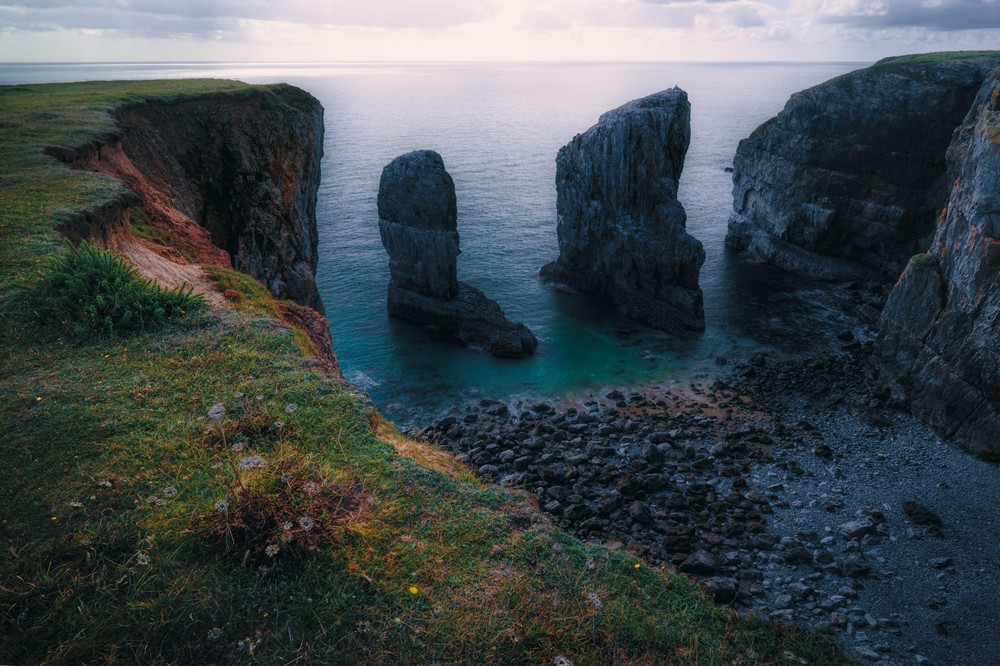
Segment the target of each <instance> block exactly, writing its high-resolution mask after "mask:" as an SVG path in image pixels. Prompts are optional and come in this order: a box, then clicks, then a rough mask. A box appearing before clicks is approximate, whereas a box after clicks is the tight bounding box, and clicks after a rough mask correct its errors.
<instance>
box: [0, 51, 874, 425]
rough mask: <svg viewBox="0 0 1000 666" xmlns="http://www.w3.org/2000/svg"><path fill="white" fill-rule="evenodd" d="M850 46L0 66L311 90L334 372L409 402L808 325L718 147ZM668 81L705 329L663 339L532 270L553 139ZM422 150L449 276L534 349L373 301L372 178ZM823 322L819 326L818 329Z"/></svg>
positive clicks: (802, 301)
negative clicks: (519, 60) (742, 255)
mask: <svg viewBox="0 0 1000 666" xmlns="http://www.w3.org/2000/svg"><path fill="white" fill-rule="evenodd" d="M858 66H859V65H858V64H851V63H791V64H789V63H782V64H775V63H752V64H745V63H744V64H717V63H714V64H690V63H684V64H682V63H621V64H618V63H616V64H599V63H587V64H582V63H581V64H574V63H567V64H562V63H560V64H443V63H442V64H368V65H366V64H360V65H359V64H297V65H260V64H239V63H209V64H159V65H150V64H114V65H108V64H82V65H81V64H77V65H0V83H27V82H44V81H70V80H88V79H121V78H176V77H190V76H199V77H200V76H211V77H225V78H238V79H242V80H245V81H249V82H259V83H264V82H273V81H287V82H289V83H293V84H295V85H298V86H300V87H302V88H304V89H306V90H308V91H310V92H311V93H313V94H314V95H315V96H316V97H317V98H318V99H319V100H320V101H321V102H322V103H323V106H324V107H325V108H326V129H327V133H326V154H325V157H324V161H323V180H322V184H321V186H320V192H319V207H318V224H319V236H320V257H321V260H320V266H319V270H318V274H317V280H318V283H319V288H320V292H321V294H322V296H323V300H324V302H325V304H326V308H327V314H328V315H329V318H330V327H331V332H332V335H333V340H334V348H335V350H336V352H337V356H338V358H339V360H340V364H341V366H342V368H343V370H344V374H345V375H346V376H347V378H348V379H349V380H352V381H354V382H355V383H357V384H358V385H359V386H361V387H362V388H363V389H365V390H367V391H368V392H369V393H370V394H371V395H372V397H373V398H374V399H375V401H376V403H377V404H378V405H379V407H380V408H381V409H382V411H383V412H384V413H386V414H387V415H388V416H390V417H393V418H396V419H397V420H401V421H403V422H406V421H408V420H410V419H411V418H413V417H414V416H416V415H418V414H426V413H427V412H429V411H430V412H433V411H437V410H439V409H440V408H441V407H443V406H446V405H447V404H449V403H451V402H454V401H456V400H462V399H469V398H475V397H496V398H509V397H511V396H515V395H521V394H532V395H540V396H549V397H554V396H560V395H565V394H568V393H578V392H584V391H588V390H595V389H598V388H601V387H604V386H609V385H638V384H646V383H652V382H669V381H670V380H674V379H684V378H688V377H691V376H692V375H694V374H696V373H699V372H705V371H707V370H708V369H709V368H711V367H712V364H713V363H714V359H715V358H716V357H717V356H740V355H743V354H745V353H746V352H747V351H748V350H750V349H754V348H756V347H758V346H776V347H780V348H784V349H791V348H802V347H808V346H810V345H813V344H822V341H821V340H818V339H816V340H814V339H811V338H809V337H803V336H801V335H796V336H794V337H792V336H789V335H788V331H789V330H791V327H794V328H795V329H797V330H799V331H801V330H803V329H804V328H805V329H808V327H809V326H810V322H817V323H816V327H817V329H818V328H821V327H822V325H823V322H824V321H825V320H826V319H827V318H828V317H829V316H830V313H829V312H828V311H826V310H824V309H823V308H821V307H817V306H816V304H815V303H814V299H812V298H811V297H810V292H809V289H812V288H813V286H812V285H806V284H804V283H803V282H802V281H801V280H793V279H791V278H789V277H788V276H786V275H783V274H781V273H780V272H777V271H774V270H772V269H770V268H767V267H761V266H752V265H748V264H746V263H745V262H743V261H741V260H740V259H739V258H738V257H736V256H735V255H734V254H733V253H732V252H729V251H727V250H726V249H725V247H724V243H723V240H724V237H725V231H726V221H727V218H728V214H729V210H730V206H731V196H730V190H731V177H730V174H728V173H726V172H725V171H724V169H725V168H726V167H727V166H729V165H730V163H731V160H732V156H733V153H734V152H735V150H736V146H737V144H738V142H739V140H740V139H741V138H743V137H745V136H747V135H748V134H749V133H750V132H751V131H752V130H753V129H754V128H755V127H756V126H757V125H759V124H760V123H761V122H763V121H764V120H766V119H767V118H769V117H770V116H772V115H774V114H775V113H777V112H778V111H779V110H780V109H781V107H782V106H783V105H784V103H785V100H786V99H787V98H788V96H789V95H790V94H791V93H792V92H795V91H797V90H801V89H803V88H806V87H809V86H812V85H815V84H817V83H820V82H822V81H825V80H826V79H829V78H831V77H833V76H836V75H839V74H841V73H843V72H846V71H849V70H851V69H854V68H856V67H858ZM674 85H678V86H680V87H682V88H683V89H684V90H686V91H687V92H688V95H689V99H690V101H691V105H692V114H691V117H692V128H691V137H692V138H691V147H690V150H689V152H688V156H687V160H686V164H685V169H684V174H683V177H682V179H681V183H680V188H679V198H680V200H681V202H682V203H683V204H684V206H685V208H686V209H687V213H688V231H689V232H690V233H692V234H693V235H694V236H695V237H697V238H698V239H700V240H701V241H702V242H703V243H704V246H705V251H706V253H707V260H706V262H705V266H704V267H703V269H702V273H701V284H702V288H703V290H704V292H705V316H706V331H705V333H704V334H702V335H699V336H695V337H692V338H688V339H679V338H675V337H672V336H669V335H667V334H665V333H661V332H657V331H653V330H650V329H647V328H645V327H642V326H640V325H638V324H635V323H633V322H630V321H627V320H624V319H622V318H620V317H618V316H617V315H616V314H615V312H614V310H613V308H610V307H609V306H608V304H607V303H602V302H599V301H598V300H595V299H591V298H586V297H580V296H576V295H571V294H567V293H564V292H561V291H559V290H558V289H556V288H554V287H553V286H551V285H549V284H546V283H543V282H542V281H541V280H539V278H538V269H539V268H540V267H541V266H542V265H544V264H545V263H547V262H549V261H552V260H553V259H555V258H556V256H557V255H558V247H557V243H556V224H555V221H556V212H555V199H556V196H555V156H556V152H557V151H558V149H559V148H560V147H561V146H562V145H563V144H565V143H566V142H568V141H569V140H570V139H572V138H573V136H574V135H575V134H577V133H580V132H582V131H584V130H586V129H587V128H588V127H590V126H591V125H592V124H594V123H595V122H596V121H597V118H598V116H599V115H600V114H601V113H603V112H604V111H607V110H609V109H611V108H614V107H616V106H619V105H621V104H623V103H625V102H627V101H629V100H631V99H634V98H636V97H641V96H644V95H647V94H649V93H652V92H656V91H658V90H662V89H664V88H668V87H672V86H674ZM421 148H430V149H434V150H436V151H438V152H439V153H441V155H442V156H443V158H444V161H445V165H446V167H447V168H448V170H449V172H450V173H451V175H452V177H453V178H454V180H455V185H456V190H457V196H458V211H459V221H458V224H459V233H460V236H461V246H462V254H461V256H460V257H459V279H461V280H463V281H465V282H468V283H470V284H472V285H474V286H476V287H478V288H480V289H481V290H483V291H484V292H485V293H486V294H487V295H488V296H489V297H491V298H493V299H494V300H496V301H497V302H499V303H500V305H501V307H503V308H504V310H505V311H506V313H507V315H508V316H509V317H510V318H511V319H513V320H521V321H524V322H525V323H526V324H527V325H528V326H529V327H530V328H531V329H532V330H533V331H534V333H535V334H536V335H537V336H538V338H539V341H540V344H539V348H538V352H537V354H536V355H535V356H534V357H533V358H530V359H524V360H519V361H511V360H499V359H493V358H490V357H488V356H485V355H483V354H480V353H477V352H475V351H473V350H469V349H465V348H462V347H459V346H457V345H455V344H453V343H451V342H449V341H446V340H441V339H438V338H437V337H436V336H434V335H433V334H432V333H431V332H429V331H427V330H425V329H423V328H421V327H418V326H414V325H412V324H408V323H406V322H401V321H396V320H392V319H390V318H389V317H388V316H387V315H386V311H385V288H386V284H387V283H388V279H389V274H388V261H387V257H386V254H385V251H384V250H383V248H382V245H381V242H380V240H379V234H378V225H377V212H376V205H375V200H376V194H377V190H378V180H379V176H380V174H381V170H382V167H383V166H384V165H385V164H387V163H388V162H389V161H391V160H392V158H394V157H395V156H397V155H399V154H401V153H403V152H407V151H410V150H415V149H421ZM818 337H821V336H818Z"/></svg>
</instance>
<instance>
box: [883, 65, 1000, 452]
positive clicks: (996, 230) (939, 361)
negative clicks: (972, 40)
mask: <svg viewBox="0 0 1000 666" xmlns="http://www.w3.org/2000/svg"><path fill="white" fill-rule="evenodd" d="M998 98H1000V70H997V71H995V72H993V73H992V74H991V75H990V77H989V78H988V79H987V80H986V82H985V83H984V84H983V86H982V89H981V90H980V91H979V96H978V97H977V98H976V101H975V103H974V104H973V105H972V108H971V110H970V111H969V114H968V115H967V116H966V118H965V121H964V122H963V123H962V125H961V127H960V128H959V129H958V130H957V131H956V132H955V136H954V139H953V140H952V143H951V146H950V147H949V149H948V182H949V183H952V188H951V193H950V196H949V198H948V200H947V207H946V208H945V210H944V212H943V214H942V216H941V217H940V220H939V221H938V224H937V229H936V233H935V236H934V241H933V243H932V244H931V245H930V249H929V251H927V252H924V250H927V247H921V248H919V251H920V252H924V253H923V254H917V255H916V256H914V257H913V258H912V259H911V260H910V262H909V263H908V264H907V266H906V270H905V271H903V274H902V275H901V276H900V277H899V281H898V282H897V283H896V285H895V287H894V288H893V290H892V293H891V294H890V295H889V299H888V301H887V302H886V304H885V308H884V309H883V311H882V316H881V318H880V320H879V331H878V339H877V343H876V349H877V352H878V357H879V359H880V361H881V366H882V372H881V378H882V379H883V380H884V381H885V382H887V383H888V384H889V386H890V388H891V390H892V394H893V397H895V398H897V399H900V400H901V401H904V402H907V403H909V405H910V408H911V410H912V411H913V412H914V413H915V414H916V415H917V416H918V417H919V418H921V419H922V420H923V421H925V422H927V423H929V424H930V425H931V426H932V427H933V428H934V429H935V430H937V432H938V433H939V434H941V435H942V436H944V437H948V438H951V439H953V440H954V441H955V442H956V443H957V444H958V445H959V446H961V447H962V448H964V449H966V450H967V451H970V452H972V453H974V454H976V455H979V456H981V457H983V458H986V459H988V460H994V461H996V460H1000V352H998V350H1000V326H998V325H997V322H998V321H1000V289H998V288H997V276H998V274H1000V214H998V212H997V211H1000V143H998V141H1000V139H998V136H1000V121H998V120H997V117H998V116H997V114H998V113H1000V101H998Z"/></svg>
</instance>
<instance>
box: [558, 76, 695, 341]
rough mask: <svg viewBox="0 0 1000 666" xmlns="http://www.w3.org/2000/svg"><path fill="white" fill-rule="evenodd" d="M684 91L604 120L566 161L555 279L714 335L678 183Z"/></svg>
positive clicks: (634, 311)
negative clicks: (709, 330)
mask: <svg viewBox="0 0 1000 666" xmlns="http://www.w3.org/2000/svg"><path fill="white" fill-rule="evenodd" d="M690 118H691V105H690V104H689V103H688V99H687V93H685V92H684V91H683V90H681V89H680V88H673V89H671V90H665V91H662V92H659V93H656V94H654V95H650V96H648V97H644V98H642V99H637V100H634V101H632V102H629V103H628V104H626V105H624V106H621V107H619V108H617V109H614V110H613V111H609V112H607V113H605V114H604V115H602V116H601V118H600V120H599V121H598V123H597V124H596V125H594V126H593V127H591V128H590V129H588V130H587V131H586V132H584V133H583V134H580V135H577V136H576V137H575V138H574V139H573V140H572V141H571V142H570V143H568V144H567V145H565V146H563V148H562V149H561V150H560V151H559V155H558V157H557V158H556V192H557V197H558V198H557V210H558V234H559V258H558V259H557V260H556V261H555V262H553V263H551V264H548V265H546V266H545V267H544V268H543V269H542V276H543V277H545V278H546V279H550V280H554V281H557V282H561V283H565V284H568V285H570V286H572V287H574V288H576V289H580V290H581V291H587V292H597V293H602V294H606V295H607V296H610V297H611V298H612V299H613V300H614V301H615V303H616V304H618V305H619V306H620V307H621V308H622V311H623V312H624V313H625V314H626V315H627V316H629V317H632V318H634V319H637V320H640V321H643V322H645V323H647V324H649V325H651V326H653V327H656V328H660V329H664V330H667V331H671V332H683V331H701V330H704V328H705V316H704V310H703V305H702V293H701V289H700V288H699V286H698V273H699V271H700V270H701V265H702V264H703V263H704V262H705V251H704V250H703V249H702V246H701V243H700V242H699V241H698V240H696V239H695V238H694V237H692V236H690V235H689V234H688V233H687V232H686V231H685V224H686V221H687V215H686V214H685V212H684V207H683V206H681V204H680V202H679V201H677V181H678V180H679V179H680V176H681V171H682V170H683V168H684V156H685V155H686V153H687V149H688V143H689V142H690V137H691V122H690Z"/></svg>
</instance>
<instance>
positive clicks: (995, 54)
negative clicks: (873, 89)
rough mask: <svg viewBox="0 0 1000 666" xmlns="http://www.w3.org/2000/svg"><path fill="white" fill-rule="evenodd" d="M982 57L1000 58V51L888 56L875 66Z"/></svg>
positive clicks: (924, 63) (918, 63) (919, 63)
mask: <svg viewBox="0 0 1000 666" xmlns="http://www.w3.org/2000/svg"><path fill="white" fill-rule="evenodd" d="M981 58H1000V51H935V52H932V53H916V54H912V55H901V56H890V57H888V58H882V59H881V60H879V61H878V62H876V63H875V65H873V66H874V67H886V66H896V65H937V64H941V63H946V62H958V61H961V60H979V59H981Z"/></svg>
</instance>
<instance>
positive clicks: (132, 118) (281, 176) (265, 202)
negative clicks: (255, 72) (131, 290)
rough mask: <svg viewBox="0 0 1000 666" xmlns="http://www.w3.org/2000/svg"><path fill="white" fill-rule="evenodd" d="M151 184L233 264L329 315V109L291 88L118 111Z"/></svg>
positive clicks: (127, 147)
mask: <svg viewBox="0 0 1000 666" xmlns="http://www.w3.org/2000/svg"><path fill="white" fill-rule="evenodd" d="M115 115H116V118H117V120H118V122H119V125H120V126H122V128H123V134H122V145H123V148H124V151H125V153H126V154H127V155H128V156H129V157H130V158H131V160H132V162H133V163H134V164H135V165H136V166H137V167H138V168H139V169H140V170H141V171H142V172H143V174H145V176H146V178H148V179H149V180H150V181H153V182H154V183H158V184H160V185H162V190H163V191H165V192H167V193H168V194H169V195H170V196H172V198H173V199H174V202H175V204H176V207H177V208H178V209H179V210H180V211H181V212H183V213H184V214H186V215H187V216H189V217H190V218H191V219H194V220H196V221H197V222H198V223H199V224H200V225H202V226H203V227H205V229H207V230H208V232H209V234H210V235H211V239H212V244H213V245H215V246H216V247H218V248H220V249H222V250H225V251H226V252H228V253H229V254H230V256H231V257H232V263H233V267H234V268H235V269H237V270H239V271H243V272H245V273H249V274H250V275H253V276H254V277H256V278H258V279H259V280H261V281H262V282H263V283H264V284H265V285H267V287H268V289H269V290H270V291H271V293H272V294H274V295H275V296H276V297H277V298H287V299H290V300H293V301H295V302H297V303H299V304H301V305H306V306H309V307H311V308H313V309H315V310H317V311H319V312H322V310H323V304H322V301H321V300H320V297H319V292H318V290H317V288H316V282H315V279H314V276H315V273H316V262H317V254H316V247H317V244H318V236H317V232H316V192H317V188H318V186H319V179H320V160H321V158H322V157H323V107H322V105H320V103H319V102H318V101H317V100H316V99H315V98H314V97H313V96H312V95H309V94H308V93H306V92H304V91H302V90H300V89H298V88H294V87H292V86H287V85H279V86H273V87H272V88H270V89H269V90H266V91H257V90H253V91H248V92H246V93H240V94H231V95H220V96H218V97H213V98H206V97H204V96H201V97H197V98H193V99H184V98H177V99H176V100H173V101H167V102H162V101H155V102H143V103H139V104H136V105H130V106H127V107H125V108H123V109H121V110H119V111H117V112H116V114H115Z"/></svg>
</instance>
